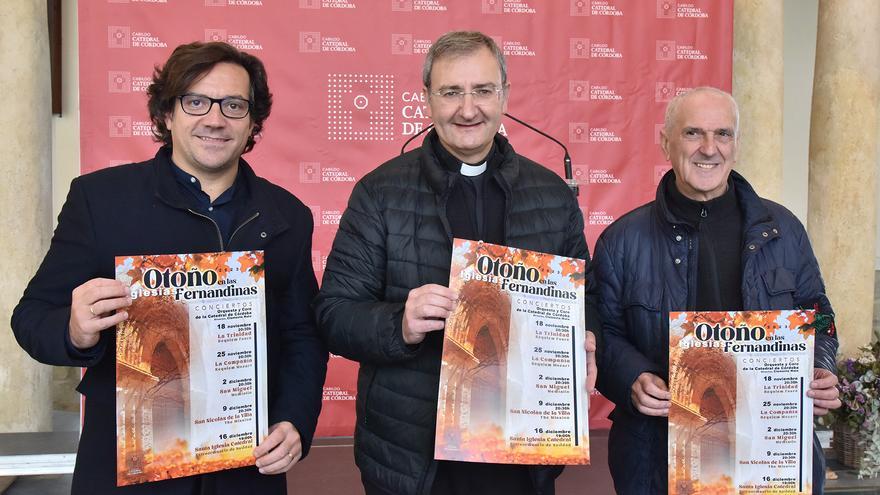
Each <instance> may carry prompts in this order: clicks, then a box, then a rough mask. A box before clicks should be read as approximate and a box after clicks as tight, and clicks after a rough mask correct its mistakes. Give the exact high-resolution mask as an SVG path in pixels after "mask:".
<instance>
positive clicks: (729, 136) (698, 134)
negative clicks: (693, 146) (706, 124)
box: [681, 127, 736, 144]
mask: <svg viewBox="0 0 880 495" xmlns="http://www.w3.org/2000/svg"><path fill="white" fill-rule="evenodd" d="M709 134H711V135H712V136H713V137H714V138H715V141H716V142H718V143H721V144H730V143H731V142H733V141H734V140H735V139H736V133H735V132H734V130H733V129H715V130H714V131H710V130H707V129H700V128H697V127H685V128H684V129H682V131H681V137H682V139H684V140H685V141H691V142H700V141H702V140H704V139H706V136H708V135H709Z"/></svg>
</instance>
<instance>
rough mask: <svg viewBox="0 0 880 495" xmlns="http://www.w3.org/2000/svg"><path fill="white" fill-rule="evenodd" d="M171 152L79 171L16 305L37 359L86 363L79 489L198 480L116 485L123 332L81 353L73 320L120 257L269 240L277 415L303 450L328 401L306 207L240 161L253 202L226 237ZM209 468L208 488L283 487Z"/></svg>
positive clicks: (182, 486) (154, 489)
mask: <svg viewBox="0 0 880 495" xmlns="http://www.w3.org/2000/svg"><path fill="white" fill-rule="evenodd" d="M170 153H171V150H170V148H168V147H163V148H161V149H160V150H159V151H158V153H157V154H156V157H155V158H154V159H152V160H148V161H146V162H142V163H136V164H130V165H123V166H119V167H112V168H108V169H105V170H101V171H98V172H94V173H91V174H88V175H84V176H82V177H79V178H77V179H74V181H73V182H72V183H71V185H70V192H69V194H68V196H67V201H66V203H65V204H64V207H63V208H62V209H61V213H60V215H59V216H58V227H57V228H56V230H55V234H54V236H53V237H52V243H51V245H50V247H49V252H48V253H47V254H46V257H45V258H44V259H43V263H42V265H40V268H39V270H38V271H37V273H36V275H34V278H33V279H32V280H31V281H30V283H29V284H28V286H27V289H26V290H25V292H24V296H23V297H22V299H21V301H20V302H19V304H18V306H17V307H16V308H15V311H14V312H13V315H12V329H13V331H14V332H15V337H16V339H18V343H19V344H20V345H21V346H22V348H24V349H25V350H26V351H27V352H28V353H29V354H30V355H31V356H32V357H33V358H34V359H36V360H37V361H40V362H42V363H46V364H51V365H56V366H83V367H86V368H88V369H87V371H86V373H85V376H84V377H83V380H82V381H81V382H80V384H79V387H78V388H77V390H79V391H80V392H81V393H82V394H83V395H84V396H85V397H86V405H85V420H84V425H83V434H82V437H81V439H80V448H79V452H78V454H77V464H76V468H75V472H74V483H73V493H75V494H76V493H88V494H104V493H144V494H146V493H164V494H177V493H187V494H188V493H192V490H193V488H192V485H193V483H195V482H196V479H195V478H192V477H190V478H179V479H175V480H168V481H160V482H157V483H147V484H144V485H134V486H129V487H124V488H120V489H116V488H115V480H116V470H115V467H116V424H115V397H116V395H115V376H116V369H115V367H116V353H115V350H114V349H115V340H116V339H115V332H114V331H113V330H106V331H104V332H102V335H101V339H100V341H99V343H98V344H97V345H96V346H95V347H94V348H92V349H90V350H87V351H86V352H79V351H77V350H76V348H74V347H72V345H71V344H70V342H69V340H68V337H67V334H68V328H67V327H68V321H69V320H70V300H71V292H72V290H73V289H74V288H75V287H77V286H79V285H81V284H83V283H84V282H86V281H88V280H90V279H92V278H96V277H103V278H110V279H112V278H114V276H115V267H114V257H115V256H117V255H134V254H173V253H200V252H213V251H223V250H226V251H245V250H263V251H264V256H265V258H264V259H265V262H266V332H267V351H268V357H267V365H268V397H269V411H268V413H269V423H270V424H274V423H276V422H279V421H290V422H291V423H293V425H294V426H295V427H296V428H297V430H298V431H299V433H300V435H301V436H302V444H303V455H305V453H307V452H308V449H309V446H310V444H311V440H312V436H313V434H314V431H315V426H316V424H317V419H318V414H319V412H320V410H321V395H322V386H323V383H324V377H325V375H326V369H327V352H326V350H325V348H324V346H323V344H322V343H321V341H320V339H319V338H318V335H317V332H316V330H315V324H314V317H313V313H312V311H311V308H310V303H311V300H312V298H313V297H314V295H315V294H316V293H317V282H316V280H315V274H314V271H313V269H312V264H311V234H312V215H311V213H310V211H309V209H308V208H307V207H306V206H305V205H303V204H302V203H301V202H300V201H299V200H298V199H296V198H295V197H294V196H293V195H292V194H290V193H289V192H287V191H285V190H284V189H282V188H280V187H278V186H276V185H273V184H271V183H270V182H268V181H266V180H265V179H262V178H260V177H257V176H256V175H255V174H254V172H253V170H252V169H251V168H250V166H248V164H247V163H246V162H245V161H244V160H241V161H239V167H240V170H241V173H242V174H243V180H244V183H243V184H244V185H245V186H246V187H247V189H248V191H249V195H248V196H249V200H248V202H247V203H245V204H242V205H239V208H238V213H239V218H240V220H238V221H237V223H236V227H237V228H236V229H233V230H234V233H233V235H232V236H231V239H230V240H229V243H228V245H224V242H223V240H222V238H221V236H220V231H219V229H218V228H217V226H216V225H215V224H214V222H213V221H211V220H210V219H209V218H207V217H205V216H201V215H198V214H195V213H193V212H191V211H190V210H189V206H188V205H189V201H188V199H189V198H187V197H186V196H185V195H184V194H185V193H184V194H182V192H181V191H182V190H181V188H180V186H179V184H178V183H177V180H176V179H175V177H174V174H173V169H172V167H173V164H172V163H171V160H170ZM201 478H202V479H201V483H202V492H201V493H211V494H222V493H244V492H245V491H253V492H254V493H286V491H285V485H284V476H283V475H280V476H263V475H261V474H259V473H258V472H257V471H256V468H253V467H250V468H241V469H235V470H231V471H223V472H219V473H212V474H207V475H203V476H202V477H201ZM196 491H197V492H198V490H196Z"/></svg>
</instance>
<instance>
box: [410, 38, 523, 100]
mask: <svg viewBox="0 0 880 495" xmlns="http://www.w3.org/2000/svg"><path fill="white" fill-rule="evenodd" d="M483 47H485V48H488V49H489V51H491V52H492V55H494V56H495V60H497V61H498V67H500V68H501V85H502V86H505V85H506V84H507V62H506V61H505V60H504V53H502V52H501V48H498V44H496V43H495V40H493V39H492V38H490V37H489V36H486V35H485V34H483V33H481V32H479V31H451V32H448V33H446V34H444V35H443V36H441V37H439V38H437V41H435V42H434V44H433V45H431V48H430V49H429V50H428V55H427V56H426V57H425V65H424V67H422V83H423V84H424V85H425V87H426V88H430V87H431V70H432V69H433V67H434V62H435V61H437V60H439V59H441V58H443V57H448V56H458V55H468V54H471V53H473V52H475V51H477V50H479V49H480V48H483Z"/></svg>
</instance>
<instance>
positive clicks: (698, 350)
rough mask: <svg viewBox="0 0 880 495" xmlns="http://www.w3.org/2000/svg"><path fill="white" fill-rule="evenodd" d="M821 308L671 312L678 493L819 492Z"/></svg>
mask: <svg viewBox="0 0 880 495" xmlns="http://www.w3.org/2000/svg"><path fill="white" fill-rule="evenodd" d="M814 316H815V314H814V312H813V311H745V312H670V314H669V389H670V392H671V394H672V406H671V408H670V410H669V493H670V495H687V494H731V495H749V494H774V495H782V494H810V493H812V461H813V450H812V442H813V401H812V399H810V398H809V397H807V395H806V392H807V390H808V389H809V386H810V381H811V380H812V378H813V346H814V338H815V330H814V328H813V327H812V323H813V319H814Z"/></svg>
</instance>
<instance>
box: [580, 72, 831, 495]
mask: <svg viewBox="0 0 880 495" xmlns="http://www.w3.org/2000/svg"><path fill="white" fill-rule="evenodd" d="M738 130H739V110H738V109H737V105H736V101H734V99H733V97H732V96H731V95H730V94H728V93H725V92H724V91H721V90H719V89H716V88H710V87H701V88H696V89H693V90H690V91H688V92H686V93H683V94H681V95H678V96H676V97H675V98H674V99H673V100H672V101H671V102H669V105H668V107H667V109H666V118H665V123H664V127H663V130H662V131H661V135H660V144H661V147H662V150H663V153H664V154H665V156H666V159H667V160H669V161H670V162H671V163H672V170H670V171H669V172H668V173H667V174H666V175H665V176H663V179H662V180H661V181H660V184H659V186H658V187H657V196H656V199H655V200H654V201H652V202H651V203H648V204H646V205H644V206H641V207H639V208H637V209H635V210H633V211H631V212H630V213H628V214H626V215H624V216H622V217H620V218H619V219H618V220H617V221H616V222H614V223H613V224H611V225H610V226H609V227H608V228H607V229H605V231H604V232H603V233H602V235H601V236H600V237H599V240H598V241H597V243H596V249H595V252H594V255H595V256H594V258H593V264H592V265H591V271H590V274H589V275H588V279H589V280H590V281H591V282H594V285H593V288H594V292H595V293H597V294H598V299H599V313H600V315H601V317H602V335H603V344H604V345H603V348H602V352H601V359H600V363H599V368H600V375H599V384H598V387H599V391H600V392H602V394H603V395H605V397H607V398H608V399H609V400H611V401H612V402H614V404H615V406H616V407H615V409H614V411H613V412H612V413H611V416H610V417H611V420H612V421H613V425H612V427H611V432H610V434H609V438H608V464H609V467H610V468H611V476H612V478H613V479H614V487H615V490H616V491H617V493H619V494H621V495H656V494H662V493H666V492H667V457H668V446H667V427H668V421H667V418H668V416H669V408H670V406H671V396H670V392H669V387H668V384H667V378H668V374H669V312H670V311H739V310H781V309H797V308H803V309H814V308H815V309H817V310H818V311H820V312H821V313H825V314H828V315H832V309H831V304H830V303H829V301H828V298H827V297H826V295H825V286H824V283H823V282H822V276H821V274H820V273H819V265H818V263H817V262H816V258H815V256H814V255H813V250H812V248H811V247H810V241H809V239H808V238H807V234H806V232H805V231H804V227H803V225H801V223H800V222H799V221H798V219H797V218H796V217H795V216H794V215H792V214H791V212H789V211H788V210H786V209H785V208H784V207H782V206H780V205H778V204H776V203H774V202H772V201H768V200H765V199H762V198H760V197H758V195H757V193H756V192H755V190H754V189H752V186H751V185H749V183H748V182H747V181H746V179H745V178H743V176H741V175H739V174H738V173H736V172H734V171H733V170H732V169H733V166H734V164H735V163H736V159H737V151H738V148H739V133H738ZM832 316H833V315H832ZM836 352H837V335H836V333H835V331H834V327H833V325H830V326H828V328H827V329H825V330H824V331H821V332H818V333H817V335H816V346H815V360H814V363H815V366H816V367H815V370H814V378H815V379H814V380H813V381H812V382H811V383H810V390H809V391H808V392H807V395H809V396H810V397H812V398H813V404H814V407H813V412H814V414H815V415H823V414H827V413H828V411H829V410H830V409H835V408H838V407H840V400H838V398H837V396H838V391H837V388H836V387H835V385H836V384H837V377H836V375H835V374H834V373H835V363H834V359H835V353H836ZM813 443H814V449H813V450H814V452H813V454H814V457H813V493H817V494H818V493H822V490H823V486H824V482H825V469H824V466H825V462H824V457H823V455H822V449H821V447H820V445H819V442H818V440H817V439H816V438H815V437H814V442H813Z"/></svg>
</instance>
